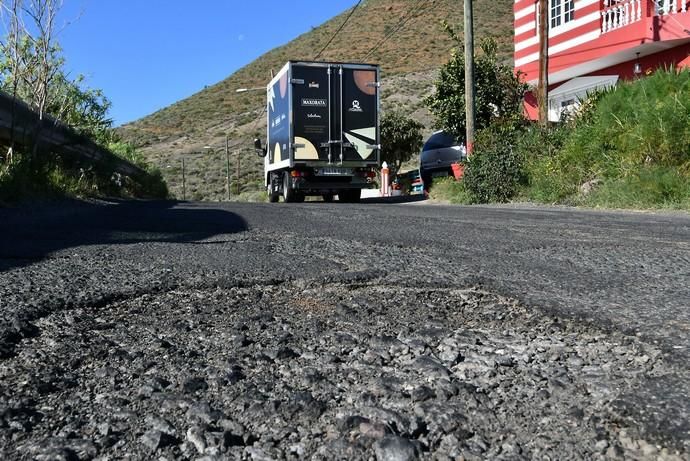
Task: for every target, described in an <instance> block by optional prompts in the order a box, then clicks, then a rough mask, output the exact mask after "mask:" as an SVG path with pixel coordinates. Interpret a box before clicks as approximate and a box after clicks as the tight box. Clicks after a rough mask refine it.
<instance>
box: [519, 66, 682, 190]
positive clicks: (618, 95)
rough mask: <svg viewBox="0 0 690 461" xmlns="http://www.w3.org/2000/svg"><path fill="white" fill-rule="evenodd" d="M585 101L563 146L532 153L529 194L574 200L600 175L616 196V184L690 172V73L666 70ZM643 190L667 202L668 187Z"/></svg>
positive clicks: (638, 183) (666, 178)
mask: <svg viewBox="0 0 690 461" xmlns="http://www.w3.org/2000/svg"><path fill="white" fill-rule="evenodd" d="M585 106H586V107H587V109H586V110H583V111H581V112H582V113H581V114H579V115H578V116H576V117H575V119H574V120H572V121H570V122H568V123H566V124H565V125H564V129H566V130H568V132H567V134H566V136H565V138H564V142H563V144H562V148H560V149H559V150H558V152H556V153H555V154H546V153H544V152H542V153H540V154H537V155H533V156H531V157H529V158H528V161H527V169H528V172H529V177H530V188H529V189H528V191H527V195H528V196H529V197H530V198H532V199H535V200H540V201H547V202H564V201H565V202H567V201H571V202H574V201H578V198H577V196H578V194H579V189H580V186H582V185H583V184H584V183H587V182H590V181H594V180H597V181H600V182H601V183H602V185H601V187H604V188H607V189H608V190H609V192H608V193H607V194H610V193H611V192H612V189H611V188H613V187H622V188H624V189H625V188H627V186H628V185H632V184H637V185H638V186H641V185H642V184H648V183H649V181H652V180H654V178H656V179H657V180H663V181H666V180H668V178H669V176H667V175H666V174H661V173H659V172H661V171H665V170H668V169H672V170H676V171H678V172H681V173H682V172H684V171H685V172H687V171H689V170H690V71H688V70H683V71H673V70H671V71H669V70H666V71H664V70H660V71H658V72H656V73H655V74H653V75H651V76H649V77H647V78H643V79H640V80H636V81H634V82H628V83H622V84H620V85H619V86H617V87H616V88H615V89H612V90H609V91H606V92H604V93H603V94H599V95H596V97H595V98H594V102H593V103H589V104H585ZM682 176H683V174H681V177H682ZM686 176H687V175H686ZM664 178H665V179H664ZM644 190H647V192H648V193H649V194H651V195H650V196H649V200H661V202H659V203H660V204H663V201H664V200H665V199H664V198H663V197H664V194H663V193H661V194H657V193H656V192H653V190H654V188H652V189H649V188H647V189H644ZM602 194H603V192H602ZM636 195H638V194H636ZM597 196H600V197H602V200H603V197H604V195H598V194H594V195H593V196H592V197H590V198H588V199H587V202H588V203H592V200H594V197H597ZM608 196H609V197H610V195H608ZM654 197H656V198H654ZM606 200H608V199H606ZM644 201H645V202H648V200H644Z"/></svg>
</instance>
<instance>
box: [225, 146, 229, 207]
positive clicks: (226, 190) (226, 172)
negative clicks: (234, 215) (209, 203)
mask: <svg viewBox="0 0 690 461" xmlns="http://www.w3.org/2000/svg"><path fill="white" fill-rule="evenodd" d="M225 194H226V197H225V199H226V200H227V201H228V202H229V201H230V139H229V138H228V136H225Z"/></svg>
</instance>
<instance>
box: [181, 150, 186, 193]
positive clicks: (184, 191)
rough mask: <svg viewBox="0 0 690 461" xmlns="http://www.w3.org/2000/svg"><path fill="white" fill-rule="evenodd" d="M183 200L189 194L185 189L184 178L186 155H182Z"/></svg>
mask: <svg viewBox="0 0 690 461" xmlns="http://www.w3.org/2000/svg"><path fill="white" fill-rule="evenodd" d="M182 200H187V194H186V190H185V178H184V157H182Z"/></svg>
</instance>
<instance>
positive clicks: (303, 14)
mask: <svg viewBox="0 0 690 461" xmlns="http://www.w3.org/2000/svg"><path fill="white" fill-rule="evenodd" d="M356 3H357V1H356V0H284V1H279V0H225V1H223V0H197V1H196V2H193V1H184V0H65V3H64V6H63V9H62V21H61V23H60V27H62V26H63V24H65V23H67V22H69V24H67V25H66V27H65V28H64V29H63V30H62V32H61V34H60V36H59V38H58V40H59V42H60V44H61V45H62V47H63V49H64V55H65V59H66V60H67V65H66V69H67V70H68V72H70V74H71V75H72V76H76V75H77V74H84V75H86V76H87V85H88V86H89V87H92V88H100V89H102V90H103V91H104V93H105V95H106V96H107V97H108V98H109V99H110V100H111V101H112V103H113V108H112V109H111V113H110V115H111V117H112V118H113V119H114V120H115V124H116V125H120V124H122V123H125V122H129V121H132V120H136V119H138V118H141V117H143V116H145V115H148V114H151V113H152V112H155V111H156V110H158V109H161V108H163V107H166V106H168V105H170V104H172V103H174V102H176V101H179V100H180V99H184V98H185V97H187V96H190V95H192V94H194V93H196V92H197V91H199V90H201V89H203V88H204V86H206V85H212V84H214V83H217V82H219V81H221V80H223V79H225V78H226V77H228V76H229V75H231V74H232V73H233V72H235V71H236V70H238V69H240V68H241V67H243V66H245V65H246V64H248V63H250V62H252V61H253V60H254V59H256V58H258V57H259V56H261V55H262V54H263V53H265V52H267V51H269V50H271V49H273V48H275V47H277V46H280V45H283V44H285V43H287V42H289V41H290V40H292V39H293V38H296V37H297V36H299V35H300V34H303V33H305V32H308V31H309V30H311V28H312V27H316V26H319V25H321V24H323V23H324V22H325V21H327V20H328V19H330V18H332V17H333V16H336V15H338V14H340V13H342V12H343V11H345V10H347V9H349V8H351V7H352V6H354V5H355V4H356ZM316 51H318V50H315V52H316Z"/></svg>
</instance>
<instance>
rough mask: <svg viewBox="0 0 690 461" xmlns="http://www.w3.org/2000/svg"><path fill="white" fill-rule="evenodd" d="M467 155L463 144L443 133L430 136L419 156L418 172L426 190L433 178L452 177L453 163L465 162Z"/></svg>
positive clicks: (439, 132) (438, 132)
mask: <svg viewBox="0 0 690 461" xmlns="http://www.w3.org/2000/svg"><path fill="white" fill-rule="evenodd" d="M466 157H467V153H466V150H465V146H464V144H463V143H462V142H461V141H459V140H457V139H455V137H453V135H451V134H450V133H447V132H445V131H437V132H435V133H434V134H432V135H431V136H430V137H429V139H427V141H426V142H425V143H424V147H422V153H421V155H420V156H419V172H420V174H421V175H422V180H423V181H424V188H425V189H428V187H429V185H430V184H431V182H432V181H433V178H438V177H446V176H453V169H452V167H451V165H452V164H453V163H456V162H459V161H462V160H465V158H466Z"/></svg>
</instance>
